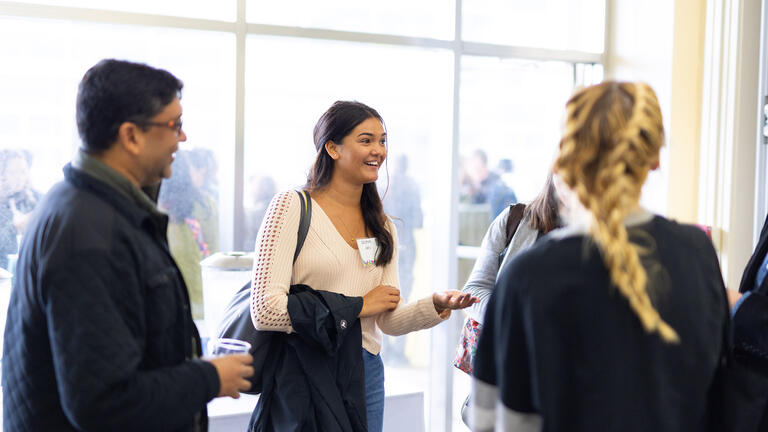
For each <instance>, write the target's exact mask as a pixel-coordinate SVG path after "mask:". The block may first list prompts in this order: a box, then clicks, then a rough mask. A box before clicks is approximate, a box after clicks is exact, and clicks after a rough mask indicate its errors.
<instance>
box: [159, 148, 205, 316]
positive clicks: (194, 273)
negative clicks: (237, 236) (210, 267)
mask: <svg viewBox="0 0 768 432" xmlns="http://www.w3.org/2000/svg"><path fill="white" fill-rule="evenodd" d="M201 202H203V196H202V194H201V192H200V190H199V189H198V188H196V187H195V184H194V182H193V181H192V170H191V164H190V161H189V153H188V152H187V151H183V150H179V151H177V152H176V156H175V159H174V161H173V174H172V175H171V177H170V178H168V179H167V180H165V181H163V184H162V186H161V187H160V196H159V198H158V205H159V207H160V208H162V209H163V210H164V211H165V212H166V213H167V214H168V247H169V248H170V249H171V255H173V258H174V259H175V260H176V264H177V265H178V266H179V270H181V275H182V277H183V278H184V284H185V285H186V286H187V291H188V292H189V301H190V304H191V306H192V317H193V318H194V319H202V318H203V276H202V269H201V267H200V261H202V260H203V259H205V258H206V257H208V256H209V255H210V254H211V245H210V244H209V240H208V238H206V233H205V230H204V229H203V226H202V225H201V223H200V220H199V219H198V215H197V214H196V212H195V210H196V209H198V208H200V203H201Z"/></svg>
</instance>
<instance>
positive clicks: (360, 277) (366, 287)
mask: <svg viewBox="0 0 768 432" xmlns="http://www.w3.org/2000/svg"><path fill="white" fill-rule="evenodd" d="M314 141H315V150H316V152H317V153H316V157H315V163H314V166H313V167H312V169H311V170H310V173H309V175H308V177H307V184H306V189H307V190H308V191H309V192H310V193H311V196H312V199H313V201H312V202H313V204H312V208H313V210H315V211H313V213H312V214H313V216H312V218H311V221H310V228H311V229H310V230H309V233H308V234H307V238H306V242H305V243H304V247H303V248H302V249H301V253H299V255H298V256H297V257H296V259H295V263H294V264H293V265H292V264H291V260H290V256H291V255H292V254H293V252H294V250H295V247H296V235H297V234H296V232H297V227H298V225H299V212H300V208H299V207H300V204H299V199H298V198H297V197H296V194H294V193H292V192H284V193H281V194H278V195H276V196H275V198H274V199H273V200H272V203H271V204H270V207H269V210H268V211H267V216H266V218H265V222H264V223H263V224H262V226H261V229H260V230H259V235H258V237H257V240H256V253H255V256H256V261H255V264H254V274H253V291H252V295H251V303H252V307H251V318H252V320H253V323H254V326H255V327H256V328H257V329H259V330H272V331H281V332H286V333H288V335H284V336H281V337H280V338H278V339H277V340H278V341H289V340H290V341H291V342H290V343H286V344H279V343H278V344H277V345H276V344H275V342H273V345H272V346H271V348H275V351H274V352H271V353H270V354H271V358H274V359H281V358H282V359H287V361H284V362H280V366H277V371H276V372H272V373H265V376H264V378H263V379H264V388H265V391H264V393H262V396H261V398H260V399H259V403H258V405H257V407H256V409H255V411H254V416H253V417H252V419H251V421H252V423H255V424H257V425H259V426H261V427H263V428H265V429H264V430H271V428H273V427H275V425H277V424H278V423H277V422H279V421H280V419H285V418H291V419H292V420H291V421H290V423H291V424H294V425H295V426H298V427H300V428H301V427H303V426H304V425H307V424H316V423H317V424H318V425H321V426H320V429H323V430H326V429H327V430H342V429H345V430H346V429H348V428H342V426H344V425H345V424H346V423H350V424H351V425H352V428H351V430H355V431H357V430H368V431H372V432H377V431H381V430H382V427H383V415H384V364H383V363H382V360H381V356H380V355H379V352H380V350H381V344H382V333H386V334H389V335H393V336H399V335H404V334H406V333H409V332H412V331H416V330H421V329H426V328H430V327H433V326H435V325H437V324H439V323H440V322H442V321H444V320H446V319H447V318H448V317H449V316H450V310H451V309H463V308H466V307H468V306H470V305H471V304H473V303H475V302H476V301H477V298H475V297H472V296H471V295H469V294H462V293H460V292H458V291H448V292H445V293H434V294H432V295H430V296H427V297H425V298H422V299H420V300H418V301H416V302H412V303H407V304H406V301H405V299H403V298H401V296H400V289H399V285H400V284H399V280H398V260H397V232H396V230H395V227H394V225H393V224H392V220H391V219H390V218H389V217H388V216H386V215H385V214H384V211H383V208H382V202H381V199H380V198H379V194H378V192H377V190H376V180H377V179H378V171H379V167H380V166H381V164H382V163H383V162H384V160H385V159H386V156H387V142H386V129H385V127H384V121H383V119H382V117H381V116H380V115H379V113H378V112H377V111H376V110H374V109H373V108H371V107H369V106H367V105H364V104H362V103H359V102H346V101H339V102H335V103H334V104H333V105H332V106H331V107H330V108H329V109H328V110H327V111H326V112H325V113H324V114H323V115H322V116H321V117H320V120H319V121H318V122H317V125H316V126H315V130H314ZM292 284H302V285H306V286H310V287H313V288H315V289H317V290H322V291H323V292H325V294H322V296H323V298H324V299H325V300H324V304H330V303H328V300H327V299H328V298H331V299H334V300H333V302H336V303H339V302H341V303H342V304H343V306H342V307H334V308H331V307H329V308H328V309H330V310H328V311H326V313H325V314H321V313H320V312H318V311H320V310H321V309H323V308H314V309H312V308H306V307H305V308H302V309H299V310H297V309H296V308H295V307H292V306H291V305H292V304H294V305H295V304H296V302H297V301H299V300H297V298H298V297H297V296H298V294H296V293H294V289H293V286H296V285H292ZM336 296H338V297H336ZM310 309H312V310H316V312H314V313H312V314H311V316H310V317H309V318H308V317H307V316H306V315H308V314H309V313H308V312H307V310H310ZM340 311H342V312H340ZM343 311H347V312H346V313H345V312H343ZM297 312H302V315H300V316H297V315H296V313H297ZM329 316H330V318H329ZM328 320H331V321H329V322H326V321H328ZM306 322H315V324H314V326H313V328H325V329H328V328H330V329H335V328H336V327H337V324H335V322H345V324H344V325H341V326H340V329H336V330H335V331H333V330H329V333H333V334H332V335H330V336H328V337H326V338H325V339H323V341H326V340H328V339H330V340H332V341H338V342H334V343H333V344H332V346H327V345H328V344H327V343H325V344H324V345H323V343H322V341H321V343H320V344H321V345H323V346H324V349H323V350H321V352H319V353H314V352H309V353H308V352H307V350H302V349H301V348H297V347H302V346H305V345H306V344H307V342H306V339H307V338H308V337H307V334H306V329H305V328H304V327H306V324H305V323H306ZM294 331H296V332H297V333H298V334H302V337H303V339H297V338H296V337H294V336H292V335H291V334H290V333H293V332H294ZM342 340H343V341H345V342H341V341H342ZM350 341H351V342H350ZM350 343H351V344H361V345H362V353H361V351H360V346H359V345H354V346H352V347H351V352H349V350H345V351H343V350H344V347H348V344H350ZM294 351H295V352H294ZM328 353H331V354H332V355H330V356H329V355H328ZM343 353H346V355H344V354H343ZM309 354H312V355H313V358H315V360H317V361H329V362H331V363H332V364H331V366H330V367H329V369H328V370H333V371H335V370H337V369H338V368H340V367H344V368H345V370H349V371H350V373H349V374H346V377H345V378H339V377H335V376H332V377H329V378H330V379H331V382H337V386H338V388H342V389H344V390H343V391H339V395H338V396H339V400H344V401H345V405H344V406H340V407H338V408H339V409H340V410H344V411H345V412H346V414H347V416H348V417H349V418H348V419H342V420H339V424H336V423H334V424H328V423H327V421H326V422H323V421H324V420H323V417H327V418H335V417H334V416H331V415H328V416H323V415H322V414H319V413H321V412H322V410H323V409H328V408H324V407H327V406H328V405H327V403H325V402H324V403H318V402H320V398H322V399H327V395H325V394H323V395H320V394H317V395H316V394H313V393H312V392H306V391H301V392H298V391H293V390H294V388H293V386H295V385H296V384H295V382H296V376H297V375H298V376H299V377H302V379H300V380H299V381H302V380H317V379H318V376H317V375H318V374H316V373H312V374H310V373H308V371H307V370H306V368H305V367H304V366H303V365H302V363H301V362H291V361H290V359H294V358H301V357H306V356H307V355H309ZM361 354H362V355H361ZM323 359H330V360H323ZM275 361H277V360H275ZM313 372H317V371H314V370H313ZM320 375H322V373H320ZM286 377H290V379H289V378H286ZM342 379H345V380H347V381H346V382H339V381H338V380H342ZM334 388H336V387H334ZM267 389H269V390H267ZM363 400H364V401H365V404H364V406H363V405H362V404H361V402H362V401H363ZM299 406H300V407H305V409H304V410H303V411H302V410H299V411H298V412H297V411H296V410H293V409H288V410H286V408H285V407H299ZM306 407H313V408H314V410H312V409H310V410H306ZM363 410H364V412H363ZM360 419H367V427H366V425H365V424H362V423H360V421H359V420H360ZM280 425H281V427H282V428H286V426H287V425H286V424H285V423H280Z"/></svg>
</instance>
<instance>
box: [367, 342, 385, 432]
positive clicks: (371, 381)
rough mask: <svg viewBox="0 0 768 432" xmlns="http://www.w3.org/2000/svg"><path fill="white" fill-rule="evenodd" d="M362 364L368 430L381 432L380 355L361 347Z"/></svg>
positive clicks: (381, 382) (382, 386)
mask: <svg viewBox="0 0 768 432" xmlns="http://www.w3.org/2000/svg"><path fill="white" fill-rule="evenodd" d="M363 365H364V367H365V406H366V410H365V411H366V416H367V417H368V432H381V430H382V429H383V428H384V363H383V362H382V361H381V356H380V355H378V354H376V355H373V354H371V353H369V352H368V351H366V350H365V348H363Z"/></svg>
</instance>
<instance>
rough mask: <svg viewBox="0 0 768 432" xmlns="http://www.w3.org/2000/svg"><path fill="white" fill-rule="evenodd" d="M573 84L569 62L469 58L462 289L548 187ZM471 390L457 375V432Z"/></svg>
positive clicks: (464, 98)
mask: <svg viewBox="0 0 768 432" xmlns="http://www.w3.org/2000/svg"><path fill="white" fill-rule="evenodd" d="M573 77H574V70H573V66H572V65H571V64H568V63H563V62H539V61H525V60H501V59H498V58H487V57H469V56H465V57H463V58H462V68H461V98H460V101H461V124H460V125H461V127H460V130H461V135H460V145H459V151H460V154H461V173H460V175H462V182H461V184H462V188H461V190H460V191H461V196H460V202H459V214H458V217H459V243H460V245H461V246H460V247H459V249H458V256H459V265H458V277H457V280H458V284H459V286H460V287H462V286H463V285H464V283H465V282H466V281H467V277H468V276H469V273H470V271H471V269H472V266H473V264H474V257H475V256H476V255H475V253H476V252H475V248H474V247H476V246H479V245H480V242H481V240H482V238H483V236H484V234H485V231H486V230H487V228H488V226H489V224H490V221H491V220H493V218H494V217H495V216H496V215H497V214H498V213H499V212H501V211H502V210H503V209H504V208H505V207H506V206H508V205H509V204H510V203H512V202H513V201H514V200H517V201H520V202H530V200H531V199H533V198H534V197H535V196H536V195H537V193H538V192H539V189H540V188H541V186H542V185H543V183H544V180H545V178H546V175H547V172H548V170H549V169H550V167H551V164H552V162H553V160H554V159H553V158H554V156H555V151H556V149H557V144H558V141H559V138H560V133H561V119H562V116H563V110H564V108H565V102H566V100H567V99H568V97H569V96H570V94H571V92H572V91H573V85H574V82H573V80H574V78H573ZM483 161H485V162H483ZM469 384H470V379H469V377H468V376H467V375H466V374H465V373H463V372H460V371H458V370H456V371H455V373H454V391H453V402H454V405H453V406H454V407H456V409H455V410H454V430H459V431H464V430H467V429H466V428H465V427H464V426H463V424H462V422H461V419H460V417H459V412H458V407H459V406H460V405H461V403H462V402H463V401H464V398H465V397H466V396H467V394H468V393H469Z"/></svg>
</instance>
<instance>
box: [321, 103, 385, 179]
mask: <svg viewBox="0 0 768 432" xmlns="http://www.w3.org/2000/svg"><path fill="white" fill-rule="evenodd" d="M325 150H326V151H327V152H328V154H329V155H330V156H331V158H333V160H334V170H333V175H334V176H341V178H342V179H343V180H345V181H347V182H350V183H354V184H360V185H363V184H366V183H373V182H375V181H376V180H377V179H378V178H379V168H380V167H381V165H382V164H383V163H384V160H385V159H386V158H387V133H386V131H385V130H384V125H383V124H382V123H381V121H379V119H377V118H375V117H369V118H367V119H366V120H364V121H363V122H362V123H360V124H359V125H357V126H356V127H355V128H354V129H352V132H350V133H349V134H348V135H347V136H345V137H344V138H342V139H341V142H340V143H334V142H333V141H328V142H327V143H326V145H325Z"/></svg>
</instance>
